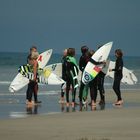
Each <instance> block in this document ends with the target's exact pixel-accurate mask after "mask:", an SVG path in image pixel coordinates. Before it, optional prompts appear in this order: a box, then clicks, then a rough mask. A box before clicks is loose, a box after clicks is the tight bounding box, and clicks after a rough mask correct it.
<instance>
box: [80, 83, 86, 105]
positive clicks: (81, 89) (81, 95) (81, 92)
mask: <svg viewBox="0 0 140 140" xmlns="http://www.w3.org/2000/svg"><path fill="white" fill-rule="evenodd" d="M84 86H85V85H84V84H83V82H82V81H81V84H80V89H79V101H80V103H82V98H83V90H84Z"/></svg>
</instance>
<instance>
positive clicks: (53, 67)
mask: <svg viewBox="0 0 140 140" xmlns="http://www.w3.org/2000/svg"><path fill="white" fill-rule="evenodd" d="M44 69H46V70H50V71H51V72H53V73H54V74H56V75H57V76H59V77H62V63H54V64H50V65H47V66H45V67H44Z"/></svg>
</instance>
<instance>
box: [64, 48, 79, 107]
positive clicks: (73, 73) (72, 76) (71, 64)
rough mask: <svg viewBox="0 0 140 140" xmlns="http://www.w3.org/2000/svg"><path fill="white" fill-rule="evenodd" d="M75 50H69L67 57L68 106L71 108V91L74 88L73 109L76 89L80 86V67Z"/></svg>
mask: <svg viewBox="0 0 140 140" xmlns="http://www.w3.org/2000/svg"><path fill="white" fill-rule="evenodd" d="M74 56H75V49H74V48H69V49H68V50H67V57H66V102H67V103H66V105H67V106H69V91H70V86H72V107H73V108H74V106H75V96H76V88H77V87H78V86H79V85H78V80H77V76H78V66H77V63H76V59H75V57H74Z"/></svg>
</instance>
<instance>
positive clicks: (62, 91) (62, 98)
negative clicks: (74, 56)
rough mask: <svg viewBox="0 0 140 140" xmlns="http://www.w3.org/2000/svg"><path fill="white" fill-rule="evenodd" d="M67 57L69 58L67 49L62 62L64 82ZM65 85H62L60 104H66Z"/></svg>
mask: <svg viewBox="0 0 140 140" xmlns="http://www.w3.org/2000/svg"><path fill="white" fill-rule="evenodd" d="M66 57H67V49H65V50H64V52H63V57H62V60H61V63H62V79H63V80H64V81H66ZM63 85H64V84H62V85H61V98H60V100H59V103H64V102H65V101H64V94H65V92H64V89H63Z"/></svg>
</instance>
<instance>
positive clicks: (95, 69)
mask: <svg viewBox="0 0 140 140" xmlns="http://www.w3.org/2000/svg"><path fill="white" fill-rule="evenodd" d="M112 45H113V42H109V43H107V44H105V45H103V46H102V47H101V48H99V49H98V50H97V51H96V52H95V53H94V54H93V56H92V57H91V59H93V60H94V61H96V62H102V61H106V60H107V58H108V55H109V53H110V50H111V48H112ZM103 66H104V65H94V64H93V63H91V62H88V63H87V65H86V67H85V70H84V72H83V76H82V82H83V83H84V84H88V83H89V82H90V81H91V80H93V79H94V78H95V77H96V76H97V74H98V73H99V72H100V71H101V70H102V68H103Z"/></svg>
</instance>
